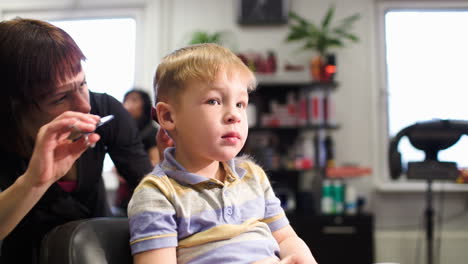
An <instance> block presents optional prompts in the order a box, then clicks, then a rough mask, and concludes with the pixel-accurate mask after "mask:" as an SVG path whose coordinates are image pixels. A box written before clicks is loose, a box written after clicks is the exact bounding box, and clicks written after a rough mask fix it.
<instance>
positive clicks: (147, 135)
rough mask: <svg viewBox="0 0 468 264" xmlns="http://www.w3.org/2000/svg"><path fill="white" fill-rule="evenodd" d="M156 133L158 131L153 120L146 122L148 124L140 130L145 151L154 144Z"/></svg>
mask: <svg viewBox="0 0 468 264" xmlns="http://www.w3.org/2000/svg"><path fill="white" fill-rule="evenodd" d="M156 133H158V128H157V127H156V125H155V124H154V122H153V121H151V122H148V124H146V126H144V127H143V128H142V129H141V130H140V136H141V140H142V142H143V145H144V146H145V150H146V151H148V150H149V149H150V148H152V147H155V146H156Z"/></svg>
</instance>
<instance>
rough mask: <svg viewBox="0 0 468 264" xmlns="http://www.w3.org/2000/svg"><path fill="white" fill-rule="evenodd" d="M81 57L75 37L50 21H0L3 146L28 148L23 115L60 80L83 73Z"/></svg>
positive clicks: (17, 149) (0, 136)
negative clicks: (22, 124) (22, 122)
mask: <svg viewBox="0 0 468 264" xmlns="http://www.w3.org/2000/svg"><path fill="white" fill-rule="evenodd" d="M82 60H85V56H84V54H83V53H82V51H81V50H80V48H79V47H78V45H77V44H76V43H75V41H74V40H73V39H72V38H71V37H70V36H69V35H68V34H67V33H66V32H65V31H64V30H62V29H60V28H58V27H56V26H54V25H52V24H50V23H47V22H45V21H40V20H34V19H22V18H15V19H12V20H6V21H2V22H0V80H1V82H2V84H1V89H2V91H1V92H2V95H1V96H0V124H2V126H3V129H2V130H1V132H0V148H3V149H6V150H9V151H12V152H16V153H21V152H22V151H24V150H25V149H26V144H27V143H26V137H25V136H24V133H22V132H23V131H24V129H23V128H22V126H21V119H22V117H23V115H25V114H26V113H28V112H29V111H31V110H32V109H33V107H37V101H38V100H39V99H41V97H43V96H45V95H46V94H47V93H48V92H50V91H51V90H53V88H54V87H56V85H57V84H58V83H61V82H65V81H66V80H68V79H70V78H72V77H74V76H76V75H77V74H78V73H80V72H81V61H82ZM15 139H16V140H15Z"/></svg>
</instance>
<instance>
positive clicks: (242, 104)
mask: <svg viewBox="0 0 468 264" xmlns="http://www.w3.org/2000/svg"><path fill="white" fill-rule="evenodd" d="M246 106H247V103H243V102H239V103H237V104H236V107H238V108H245V107H246Z"/></svg>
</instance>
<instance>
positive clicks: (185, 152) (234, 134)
mask: <svg viewBox="0 0 468 264" xmlns="http://www.w3.org/2000/svg"><path fill="white" fill-rule="evenodd" d="M255 85H256V80H255V77H254V75H253V73H252V72H251V71H250V70H249V69H248V68H247V67H246V66H245V65H244V63H243V62H242V61H241V60H240V59H239V58H238V57H237V56H236V55H235V54H233V53H232V52H231V51H229V50H228V49H226V48H223V47H221V46H218V45H216V44H201V45H194V46H189V47H186V48H182V49H179V50H177V51H175V52H173V53H172V54H170V55H168V56H166V57H165V58H164V60H163V62H162V63H161V64H160V65H159V67H158V69H157V71H156V76H155V81H154V87H155V94H156V114H157V119H158V122H159V124H160V125H161V128H162V129H164V130H165V131H167V133H168V134H169V136H170V137H171V139H172V140H173V141H174V142H175V148H168V149H166V150H165V152H164V161H163V162H162V163H160V164H158V165H157V166H156V167H155V169H154V170H153V172H152V173H151V174H150V175H148V176H146V177H145V178H144V179H143V180H142V182H141V183H140V185H139V187H137V189H136V190H135V192H134V195H133V197H132V200H131V201H130V203H129V207H128V215H129V218H130V233H131V238H130V244H131V249H132V254H133V255H134V262H135V263H136V264H142V263H164V264H168V263H169V264H170V263H190V264H199V263H200V264H204V263H210V264H211V263H216V264H217V263H223V264H224V263H242V264H244V263H307V264H310V263H316V262H315V260H314V258H313V257H312V254H311V252H310V250H309V248H308V247H307V246H306V244H305V243H304V242H303V241H302V240H301V239H300V238H299V237H298V236H297V235H296V233H295V232H294V230H293V229H292V228H291V226H290V225H289V222H288V220H287V218H286V216H285V214H284V211H283V210H282V208H281V206H280V201H279V199H278V198H277V197H276V196H275V194H274V193H273V190H272V188H271V186H270V183H269V181H268V178H267V176H266V175H265V173H264V171H263V170H262V169H261V168H260V167H259V166H258V165H256V164H254V163H253V162H252V161H250V160H248V159H246V158H235V157H236V155H237V154H238V153H239V151H240V150H241V149H242V147H243V146H244V143H245V141H246V138H247V134H248V124H247V114H246V107H247V105H248V102H249V95H248V94H249V92H250V91H252V90H253V89H254V88H255ZM280 259H283V260H282V261H281V262H279V260H280Z"/></svg>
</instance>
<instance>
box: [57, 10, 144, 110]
mask: <svg viewBox="0 0 468 264" xmlns="http://www.w3.org/2000/svg"><path fill="white" fill-rule="evenodd" d="M49 22H51V23H52V24H54V25H56V26H58V27H60V28H62V29H63V30H65V31H66V32H67V33H68V34H69V35H70V36H71V37H72V38H73V39H74V40H75V42H76V43H77V44H78V46H79V47H80V49H81V50H82V51H83V53H84V54H85V56H86V58H87V59H86V61H85V62H84V63H83V68H84V71H85V73H86V80H87V82H88V87H89V89H90V90H91V91H93V92H100V93H108V94H110V95H112V96H114V97H115V98H116V99H117V100H120V101H122V100H123V96H124V94H125V92H126V91H128V90H129V89H130V88H132V87H133V85H134V77H135V76H134V75H135V37H136V36H135V32H136V26H135V19H133V18H101V19H83V20H76V19H74V20H52V21H49Z"/></svg>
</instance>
